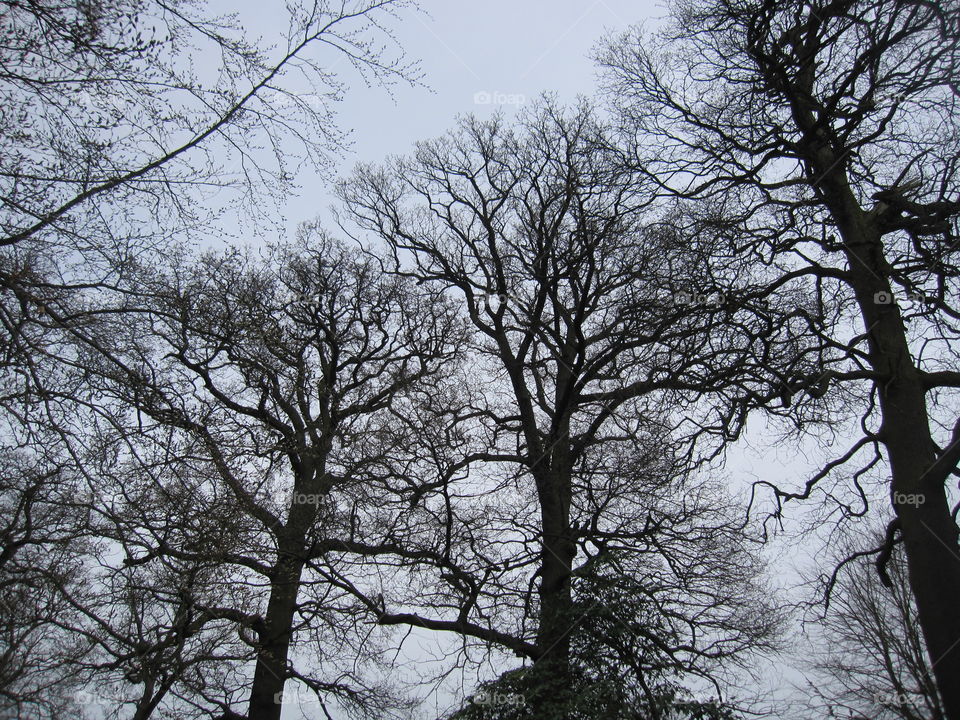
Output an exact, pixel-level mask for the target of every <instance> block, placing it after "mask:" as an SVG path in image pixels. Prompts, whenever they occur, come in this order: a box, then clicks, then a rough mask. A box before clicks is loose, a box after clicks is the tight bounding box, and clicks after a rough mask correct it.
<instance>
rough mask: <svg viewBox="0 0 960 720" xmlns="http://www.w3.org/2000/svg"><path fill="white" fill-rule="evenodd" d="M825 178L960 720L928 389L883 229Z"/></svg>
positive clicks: (898, 489)
mask: <svg viewBox="0 0 960 720" xmlns="http://www.w3.org/2000/svg"><path fill="white" fill-rule="evenodd" d="M824 184H825V185H827V192H828V197H829V198H830V199H829V200H828V202H829V204H830V209H831V211H832V213H833V215H834V219H835V220H836V222H837V225H838V227H839V229H840V231H841V234H842V235H843V239H844V242H845V245H846V247H847V256H848V263H849V266H850V270H849V271H850V276H851V280H852V284H853V287H854V290H855V292H856V295H857V300H858V303H859V305H860V309H861V313H862V315H863V320H864V325H865V328H866V332H867V334H868V337H869V343H870V361H871V364H872V366H873V370H874V371H876V372H877V374H878V375H879V380H878V382H877V390H878V393H879V398H880V410H881V414H882V429H881V437H882V441H883V444H884V446H885V448H886V451H887V455H888V458H889V461H890V468H891V474H892V482H891V488H890V497H891V501H892V502H893V508H894V511H895V512H896V515H897V518H898V519H899V522H900V529H901V533H902V535H903V540H904V545H905V548H906V556H907V563H908V568H909V576H910V586H911V588H912V590H913V594H914V598H915V600H916V603H917V609H918V613H919V618H920V625H921V628H922V630H923V635H924V638H925V640H926V644H927V652H928V653H929V656H930V661H931V663H932V666H933V673H934V677H935V678H936V681H937V687H938V689H939V691H940V694H941V696H942V698H943V703H944V707H945V709H946V712H947V716H948V717H949V718H951V720H960V612H958V610H960V546H958V528H957V525H956V523H955V522H954V520H953V517H952V516H951V512H950V505H949V503H948V500H947V497H946V491H945V489H944V479H943V476H942V475H940V476H939V477H935V476H933V475H931V474H929V473H928V471H929V470H930V468H931V466H932V465H933V463H934V461H935V460H936V448H935V445H934V442H933V438H932V435H931V432H930V419H929V416H928V414H927V404H926V394H925V390H924V387H923V385H922V382H921V378H920V373H919V371H918V369H917V367H916V365H915V363H914V361H913V358H912V355H911V353H910V348H909V345H908V341H907V333H906V328H905V326H904V322H903V317H902V316H901V314H900V309H899V307H898V306H897V304H896V303H895V302H893V303H890V302H888V301H887V300H888V298H890V297H891V295H890V293H891V286H890V283H889V281H888V279H887V278H888V272H887V269H888V267H889V266H888V264H887V262H886V259H885V258H884V254H883V253H884V251H883V242H882V237H881V235H880V233H879V232H878V230H877V229H876V228H875V227H873V222H872V220H871V218H870V216H869V215H867V214H866V213H864V212H863V211H862V210H861V208H860V207H859V204H858V203H857V202H856V199H855V198H854V196H853V194H852V192H851V191H850V188H849V185H847V184H846V182H845V181H843V180H838V179H837V178H828V179H827V180H826V181H825V183H824ZM831 186H832V187H831ZM878 294H879V295H878ZM884 294H885V295H884ZM885 301H886V302H885Z"/></svg>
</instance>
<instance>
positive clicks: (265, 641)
mask: <svg viewBox="0 0 960 720" xmlns="http://www.w3.org/2000/svg"><path fill="white" fill-rule="evenodd" d="M287 545H291V544H287ZM302 552H303V551H302V545H300V546H299V547H298V546H296V545H293V546H292V547H290V546H287V547H283V548H281V550H280V554H279V557H278V559H277V563H276V565H275V566H274V572H273V578H272V581H271V588H270V601H269V603H268V605H267V616H266V618H265V619H264V625H265V627H264V630H263V632H262V633H261V636H260V648H259V650H258V653H257V667H256V669H255V671H254V674H253V686H252V688H251V691H250V711H249V714H248V720H280V712H281V711H282V710H283V686H284V683H285V682H286V679H287V655H288V653H289V651H290V638H291V630H292V627H293V616H294V613H295V612H296V608H297V594H298V593H299V590H300V576H301V573H302V572H303V565H304V563H303V559H302Z"/></svg>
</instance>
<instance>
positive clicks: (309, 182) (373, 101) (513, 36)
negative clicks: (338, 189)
mask: <svg viewBox="0 0 960 720" xmlns="http://www.w3.org/2000/svg"><path fill="white" fill-rule="evenodd" d="M264 7H265V3H264V2H262V0H261V1H254V0H244V2H243V3H242V4H241V5H240V6H238V11H239V12H240V13H241V18H242V20H243V21H244V24H245V25H246V26H247V27H253V28H255V29H257V30H259V32H262V33H263V37H264V38H272V37H274V38H275V37H277V35H278V34H279V33H280V32H282V30H283V27H282V26H280V25H275V23H278V22H281V21H282V16H283V13H272V12H264ZM420 7H421V12H416V11H414V10H412V9H408V10H405V11H403V12H402V14H401V17H400V18H399V21H398V22H397V23H395V27H394V28H393V29H394V30H395V33H396V38H397V40H398V43H399V46H400V47H402V48H403V49H404V51H405V52H406V54H407V56H408V58H409V59H410V60H418V61H419V62H420V69H421V71H422V78H423V85H421V86H414V87H411V86H409V85H397V86H395V87H394V88H393V93H392V94H393V97H391V94H390V93H389V92H387V91H386V90H384V89H383V88H380V87H372V88H367V87H365V86H364V84H363V82H362V80H360V79H359V78H357V77H356V76H355V75H354V74H353V73H352V72H351V70H350V67H349V63H348V62H347V61H346V60H345V59H343V58H342V56H337V55H333V54H331V57H332V58H335V60H334V64H333V65H331V66H330V68H329V69H331V70H333V71H336V72H337V73H338V75H339V76H340V78H341V79H343V80H345V81H346V82H347V83H348V89H347V92H346V94H345V97H344V100H343V102H342V103H340V105H339V108H338V110H339V113H340V117H339V124H340V127H341V128H342V129H344V130H350V131H352V135H351V140H352V142H353V148H352V152H351V154H349V155H348V156H347V157H346V158H345V159H344V160H343V161H341V162H339V163H338V165H337V171H338V173H340V174H346V173H348V172H349V171H350V169H351V167H352V166H353V165H354V164H355V163H356V162H359V161H371V162H375V161H379V160H383V159H384V158H386V157H387V156H389V155H400V154H406V153H408V152H410V151H411V150H412V148H413V145H414V143H415V142H417V141H418V140H426V139H429V138H432V137H436V136H438V135H441V134H443V133H444V132H445V131H447V130H448V129H450V128H451V127H452V126H453V124H454V123H455V121H456V118H457V116H458V115H463V114H467V113H474V114H476V115H478V116H481V117H483V116H488V115H490V114H492V113H494V112H496V111H497V110H502V111H504V112H506V113H512V112H514V111H515V110H516V109H517V108H518V107H519V106H520V105H522V103H524V102H529V101H532V100H533V99H534V98H536V97H537V96H538V95H540V94H541V93H544V92H550V93H555V94H556V95H557V96H558V97H559V98H560V100H561V101H563V102H573V101H575V100H576V98H577V96H578V95H591V94H593V92H594V90H595V87H596V80H597V73H596V66H595V65H594V63H593V62H592V61H591V59H590V56H591V52H592V50H593V48H594V47H595V46H596V44H597V42H598V41H599V40H600V39H601V38H602V37H603V36H604V34H605V33H606V32H608V31H617V30H625V29H626V28H627V27H628V26H630V25H631V24H633V23H638V22H646V23H651V22H656V20H657V19H658V18H662V17H663V16H664V15H665V14H666V8H665V6H664V4H663V3H662V2H660V1H659V0H640V1H639V2H638V1H637V0H593V1H592V2H591V1H587V2H584V1H583V0H485V1H484V2H468V1H467V0H422V2H420ZM300 182H301V185H302V191H301V194H300V196H299V197H296V198H290V202H289V203H288V206H287V208H286V217H287V218H288V228H291V229H292V228H293V227H295V226H296V224H297V223H299V222H301V221H303V220H307V219H311V218H313V217H316V216H317V215H318V214H319V215H323V216H325V215H326V213H325V209H326V207H327V206H328V205H329V203H330V195H329V187H328V183H325V182H324V181H323V180H322V179H320V178H319V177H317V176H316V175H313V174H307V173H305V174H304V175H302V176H301V179H300Z"/></svg>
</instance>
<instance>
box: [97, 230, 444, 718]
mask: <svg viewBox="0 0 960 720" xmlns="http://www.w3.org/2000/svg"><path fill="white" fill-rule="evenodd" d="M126 297H127V299H128V302H129V303H130V304H128V306H127V307H126V311H127V313H126V314H123V315H119V316H115V317H114V319H107V320H106V321H105V323H104V324H103V325H99V326H97V327H96V328H94V327H92V326H91V327H90V328H87V329H86V330H85V333H86V336H85V337H84V339H83V344H82V345H81V346H80V347H81V348H86V350H85V351H84V355H83V357H82V358H81V362H82V363H84V365H85V367H87V368H89V369H90V371H91V377H90V378H89V381H88V387H89V388H90V392H91V393H92V395H91V396H90V397H92V398H95V401H93V402H91V408H92V409H93V410H94V412H93V414H92V419H91V422H93V423H95V425H94V427H93V429H92V433H93V437H94V438H98V440H97V441H96V442H95V443H94V447H95V448H96V455H97V456H99V457H102V458H104V459H105V461H104V462H101V463H95V462H94V461H93V460H92V459H88V460H87V462H85V463H84V467H85V469H86V470H87V471H88V472H90V473H91V474H92V475H94V476H95V477H96V478H97V482H98V483H99V487H100V488H101V493H104V494H106V495H107V496H108V497H113V498H114V499H113V500H112V501H111V502H105V501H104V500H103V499H101V500H100V501H98V502H95V503H93V504H94V507H95V508H96V512H97V514H98V516H100V518H101V520H100V521H99V526H98V531H99V532H100V534H101V535H102V536H103V537H106V538H112V539H113V541H114V542H115V543H117V544H119V546H120V547H122V549H123V558H122V563H123V564H125V565H127V566H128V567H130V568H143V569H144V570H145V571H148V572H150V573H152V574H153V575H155V576H156V579H154V580H149V581H141V582H133V583H131V582H126V583H124V584H123V585H122V586H121V588H122V589H123V590H124V592H126V591H127V589H129V588H133V589H134V590H137V589H138V588H139V591H140V592H145V593H147V594H150V593H152V594H154V595H155V596H156V595H157V594H158V593H165V594H166V596H167V599H166V601H165V602H164V603H163V605H162V607H165V608H168V609H167V610H166V611H165V612H166V613H167V617H166V619H165V620H161V621H158V622H159V623H160V624H159V625H158V626H157V627H158V628H159V630H158V631H157V632H155V633H154V635H158V634H159V636H160V637H159V640H155V641H154V642H153V643H152V644H151V643H148V647H150V648H152V649H151V652H150V653H149V654H148V655H146V656H144V657H141V658H138V667H137V670H136V673H135V674H134V676H135V678H136V682H138V683H146V682H147V681H148V679H149V681H150V682H153V683H154V684H158V683H159V682H160V680H161V678H162V677H163V675H162V673H167V674H168V675H169V670H170V666H171V665H172V660H175V659H176V658H171V653H172V651H173V650H175V649H176V648H177V647H178V645H177V643H176V642H175V641H176V640H177V637H178V635H177V632H175V631H176V630H177V627H178V625H177V623H178V622H180V621H179V620H178V617H179V616H178V614H177V612H172V611H171V610H170V608H172V609H173V610H174V611H175V610H176V608H177V602H178V597H179V595H178V593H180V592H181V591H182V593H184V595H183V598H184V602H186V603H187V605H185V606H184V608H182V610H184V611H185V610H189V612H190V614H191V619H190V620H189V621H188V622H186V626H185V627H186V628H187V629H189V630H190V632H189V633H186V636H187V637H189V636H190V635H191V634H196V633H198V632H199V631H200V630H201V629H203V628H206V626H207V625H210V628H212V629H213V630H216V628H217V626H218V625H222V624H223V623H226V624H227V625H228V627H229V628H230V630H231V633H232V634H233V636H234V648H238V649H233V650H230V651H229V652H227V657H226V658H219V659H218V658H211V660H216V661H217V663H219V664H220V665H221V666H222V665H223V661H224V660H227V661H232V667H233V672H232V673H231V674H230V675H229V676H227V677H225V682H232V683H234V685H232V686H229V685H227V686H224V687H219V688H218V687H215V686H211V685H206V687H201V688H200V689H199V690H198V691H197V692H198V694H199V697H197V696H194V697H192V698H191V697H189V693H190V692H191V691H192V689H191V687H190V686H189V683H184V682H179V689H177V688H174V690H173V691H172V692H174V694H175V695H176V694H177V693H179V694H180V695H181V696H184V697H185V699H189V700H190V701H191V702H192V703H194V704H195V705H196V704H200V707H199V708H198V709H199V710H203V711H204V712H207V713H211V712H213V711H214V708H217V707H219V710H218V712H221V713H224V714H225V716H229V717H233V716H234V715H235V714H236V710H235V709H234V707H235V705H236V702H237V701H238V700H239V699H240V696H241V695H242V694H246V696H247V702H248V703H249V710H248V712H247V714H246V716H245V717H248V718H250V719H251V720H253V719H262V718H274V719H275V718H279V717H280V713H281V710H282V707H283V704H284V699H285V697H286V696H285V695H284V689H285V685H286V682H287V680H289V679H294V680H295V681H296V683H297V684H298V685H299V684H302V685H303V686H304V687H306V688H307V689H308V691H309V692H310V693H311V694H312V695H313V696H314V698H315V700H314V702H319V703H321V704H323V703H327V702H340V703H345V704H347V705H349V706H351V707H352V708H353V710H354V711H357V712H363V713H365V714H368V715H376V714H377V713H380V714H381V716H382V714H386V713H389V712H394V711H399V708H400V705H399V704H398V703H399V700H395V699H392V698H390V697H389V696H387V695H385V694H384V693H381V692H380V689H379V688H378V687H377V685H376V683H375V682H373V681H369V682H368V681H367V680H365V679H364V678H363V677H362V673H363V667H362V666H363V663H362V662H361V661H362V660H363V659H364V653H366V652H367V648H368V647H373V646H372V645H369V644H368V643H366V641H365V635H366V634H368V632H369V628H368V627H367V626H366V624H365V618H366V613H367V608H366V607H364V606H362V605H360V606H358V605H357V603H356V602H355V600H353V595H352V594H350V593H347V592H345V591H341V590H339V589H338V587H337V586H336V585H334V584H332V583H330V582H329V581H327V580H326V578H325V576H324V573H325V572H331V568H332V569H336V568H337V567H338V566H341V565H343V564H344V561H343V560H341V559H340V558H341V556H343V555H344V554H351V553H353V554H355V555H356V556H358V557H361V558H362V557H365V556H367V555H375V554H377V553H378V552H381V551H382V550H381V549H380V548H381V546H386V545H388V541H387V540H386V539H385V538H386V537H388V536H389V533H390V525H389V520H388V519H386V518H381V519H380V521H379V522H378V521H377V520H376V519H375V517H376V515H377V513H378V505H377V503H378V492H377V490H376V488H377V487H383V486H384V484H385V483H386V480H385V479H384V478H382V477H381V476H380V474H379V472H378V471H379V468H380V467H381V466H382V465H383V463H384V460H383V458H384V456H385V455H386V454H389V453H394V454H396V455H398V456H399V455H402V454H403V452H404V451H406V450H407V449H408V448H415V447H417V441H416V432H417V428H418V426H419V425H420V424H422V423H425V422H428V420H429V418H430V411H429V407H430V398H431V394H432V393H438V394H442V390H443V378H444V377H445V375H444V374H445V373H446V372H448V371H449V370H450V369H451V368H455V367H456V358H457V356H458V353H459V348H458V346H459V334H460V331H459V329H458V327H459V325H458V322H457V321H456V319H455V316H454V315H453V313H452V312H451V310H450V308H449V307H448V304H447V303H445V302H444V301H443V300H442V298H437V297H434V296H430V295H427V294H424V293H418V292H416V291H415V290H414V288H413V287H412V286H411V283H409V282H406V281H403V280H399V279H396V278H389V277H384V276H382V275H381V274H380V272H379V271H378V269H377V265H376V263H375V262H374V261H372V260H370V259H367V258H361V257H358V256H357V255H356V254H355V253H352V252H351V251H349V250H347V249H346V248H344V247H343V246H341V245H339V244H338V243H337V242H335V241H333V240H331V239H330V238H328V237H326V236H324V235H322V234H321V233H319V232H318V231H317V230H316V228H313V227H305V228H304V230H303V232H302V235H301V237H300V240H299V241H298V243H296V244H294V245H293V246H290V247H286V248H283V247H276V248H274V249H273V250H272V251H271V254H270V257H269V258H268V259H267V260H266V261H263V262H257V261H255V260H253V259H252V258H250V257H247V256H245V255H243V254H241V253H238V252H228V253H226V254H224V255H211V256H207V257H206V258H204V259H203V260H202V261H200V262H199V263H193V262H192V261H189V260H183V261H182V262H174V264H173V266H172V267H171V268H170V269H158V270H156V271H152V270H151V271H147V270H145V271H144V273H143V275H142V276H141V279H140V282H139V283H138V284H137V289H136V291H135V292H132V293H131V295H128V296H126ZM138 315H139V317H141V318H142V321H141V322H136V321H135V318H136V317H138ZM105 342H110V343H112V345H111V346H109V347H108V346H106V345H105V344H104V343H105ZM87 442H89V440H88V441H87ZM382 492H387V493H389V492H390V488H389V486H387V487H385V488H384V489H383V490H382ZM361 521H362V522H361ZM358 526H359V528H358ZM178 569H179V570H178ZM178 572H179V573H180V574H181V575H185V576H187V577H189V576H190V573H193V574H194V575H195V576H196V584H195V586H194V587H193V588H191V587H189V586H184V585H183V583H182V582H181V583H177V582H175V581H174V575H175V574H176V573H178ZM359 575H360V572H359V571H358V572H357V574H356V575H354V576H353V578H354V581H355V582H357V583H362V582H364V578H363V577H360V576H359ZM136 616H137V614H136V613H134V617H136ZM164 627H167V628H169V630H170V631H169V632H163V630H162V628H164ZM129 636H130V633H129V632H128V633H126V634H125V636H124V638H126V637H129ZM123 642H127V640H126V639H123ZM237 643H239V645H237ZM113 652H114V654H116V652H115V651H113ZM374 654H375V653H373V652H372V651H371V652H370V653H369V654H368V659H373V656H374ZM345 658H353V660H351V663H352V662H353V661H357V667H356V668H355V669H354V670H352V671H351V670H346V669H344V668H345V666H348V665H350V664H351V663H345V662H344V661H345ZM146 661H149V662H146ZM247 661H252V663H253V675H252V678H248V677H246V675H245V673H244V672H243V663H245V662H247ZM195 665H196V662H195V661H193V662H192V666H195ZM168 679H169V680H171V681H179V680H180V679H179V678H168ZM208 682H209V679H208ZM218 693H219V698H216V697H215V696H216V695H217V694H218Z"/></svg>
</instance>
